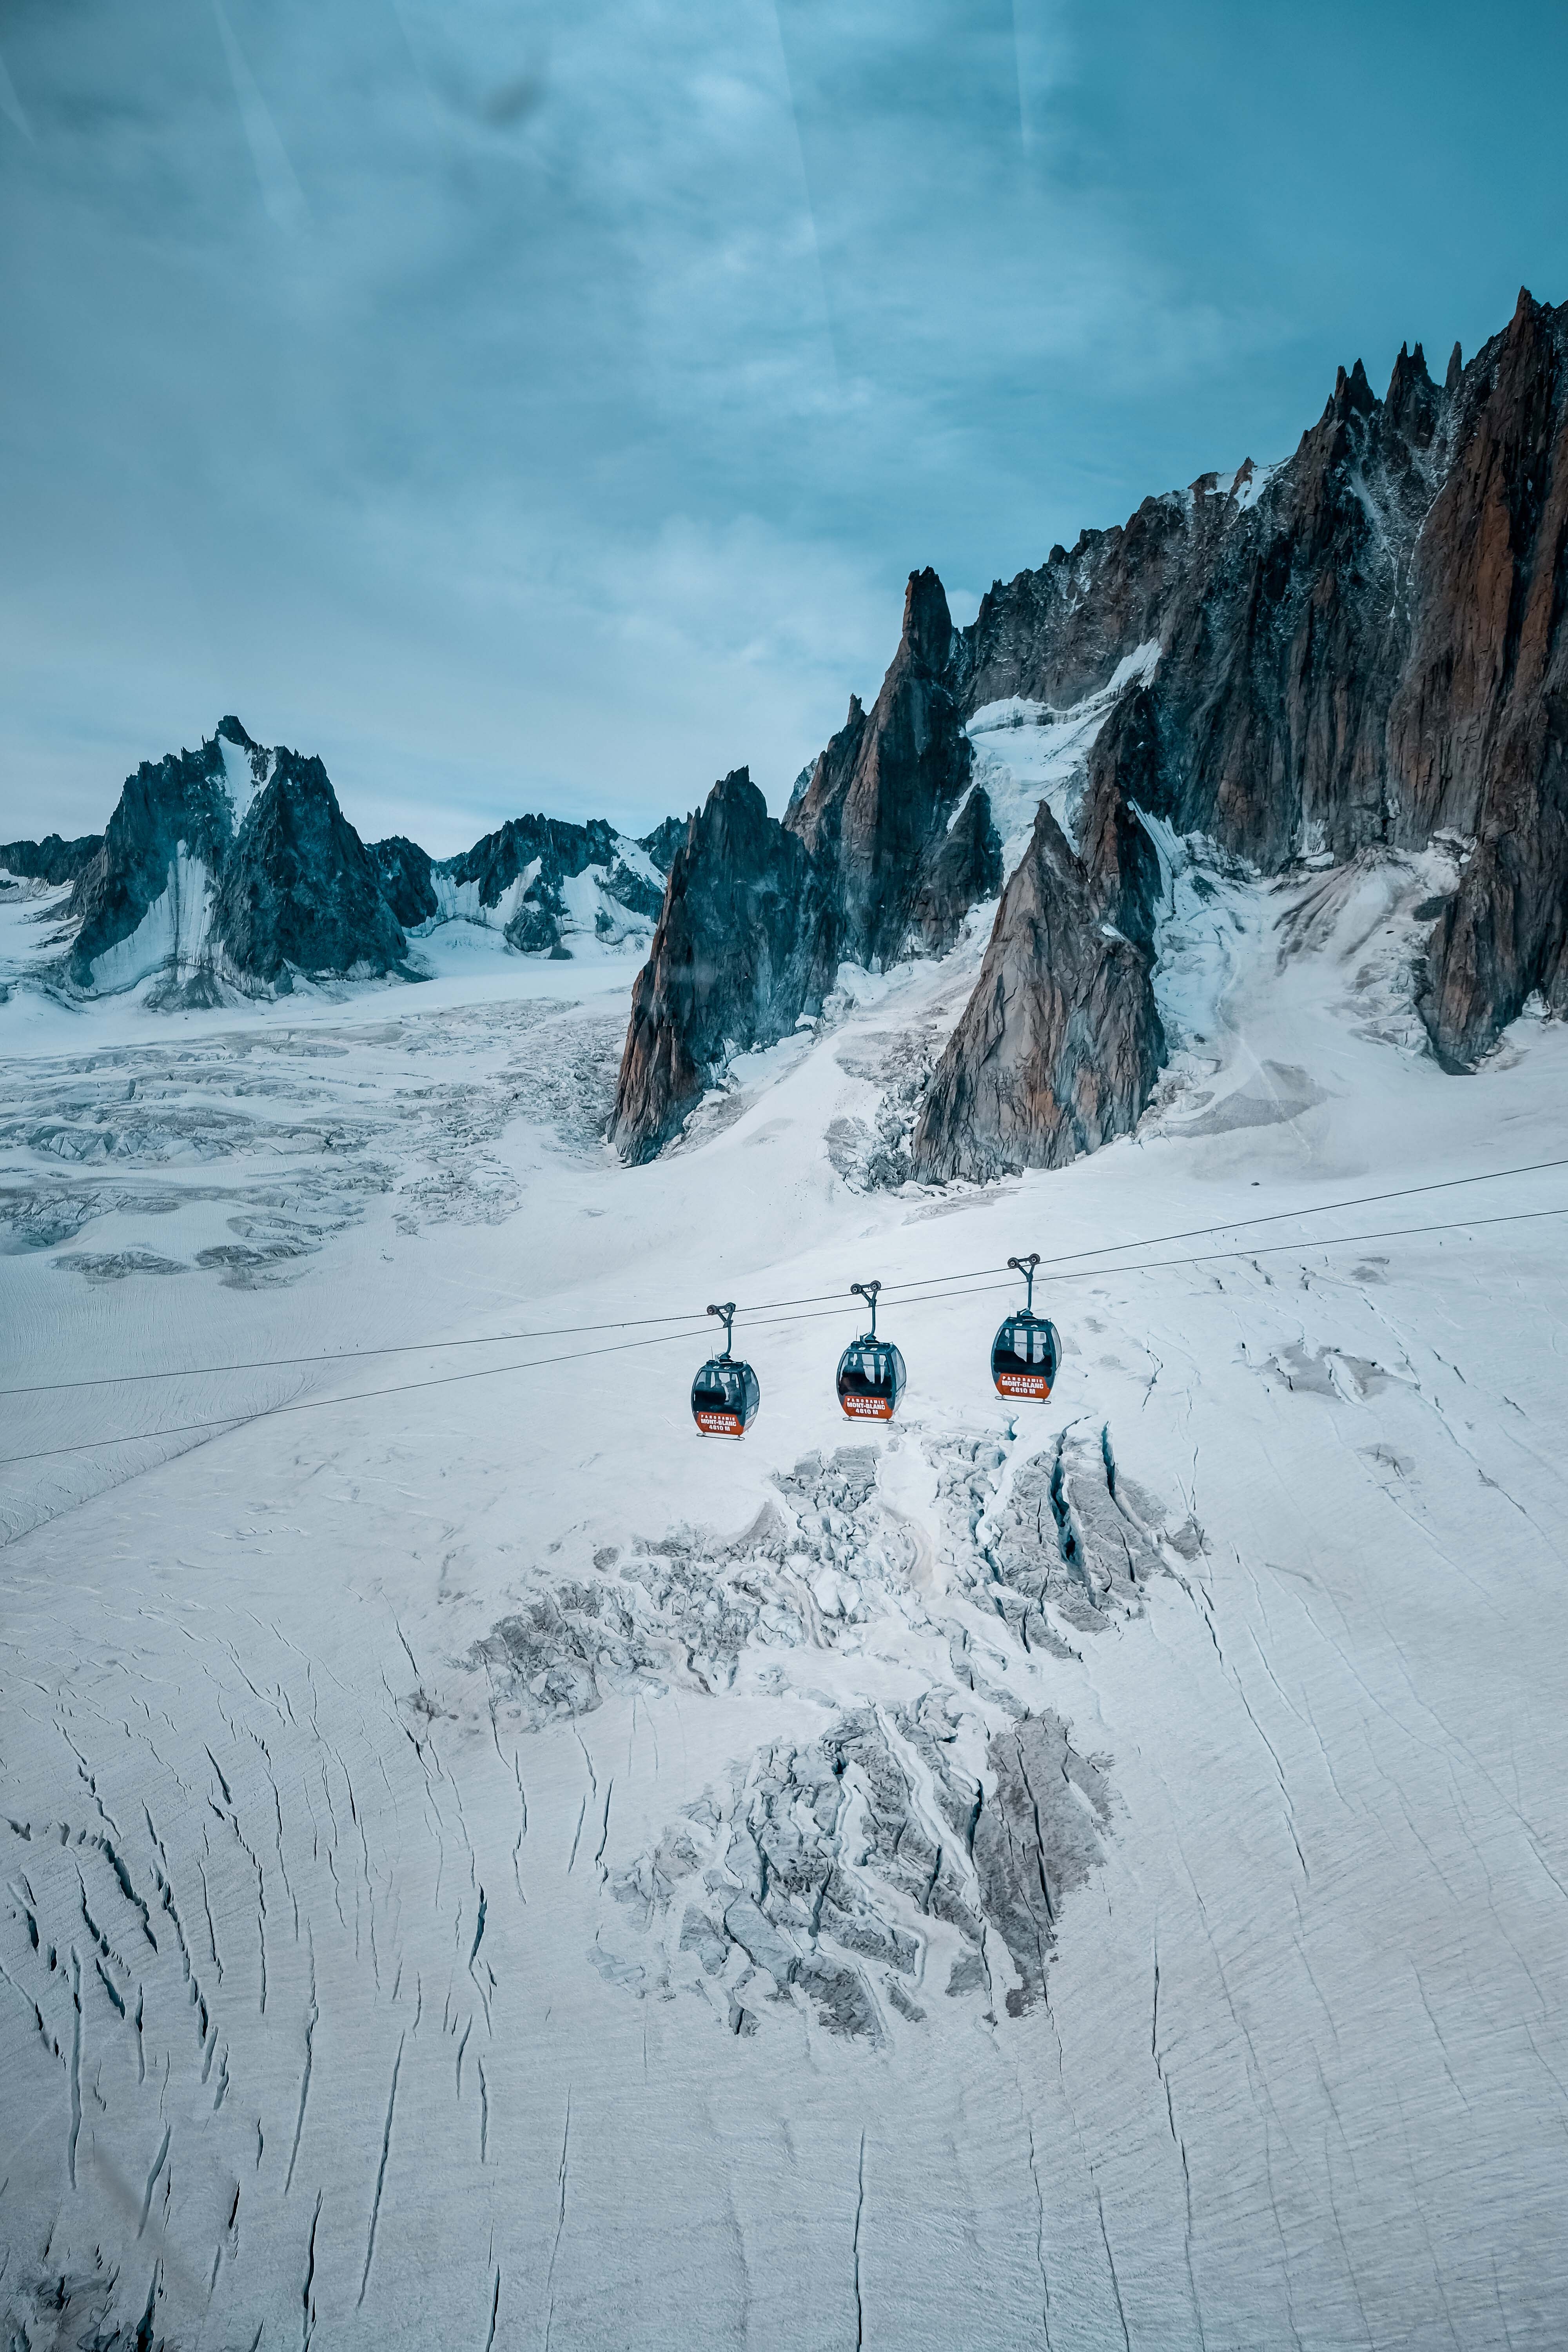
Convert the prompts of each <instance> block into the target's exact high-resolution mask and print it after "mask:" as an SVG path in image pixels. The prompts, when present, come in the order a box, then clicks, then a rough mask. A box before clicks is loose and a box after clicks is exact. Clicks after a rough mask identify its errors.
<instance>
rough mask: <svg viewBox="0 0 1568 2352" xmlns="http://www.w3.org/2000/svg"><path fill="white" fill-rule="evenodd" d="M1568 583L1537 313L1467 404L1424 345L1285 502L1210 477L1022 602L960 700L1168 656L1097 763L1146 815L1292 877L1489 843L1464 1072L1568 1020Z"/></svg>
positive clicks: (1472, 944)
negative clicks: (1374, 850)
mask: <svg viewBox="0 0 1568 2352" xmlns="http://www.w3.org/2000/svg"><path fill="white" fill-rule="evenodd" d="M1565 562H1568V306H1564V307H1563V308H1561V309H1558V310H1552V309H1550V308H1549V307H1547V306H1545V305H1543V304H1541V303H1537V302H1535V301H1533V300H1532V299H1531V297H1530V295H1529V294H1528V293H1523V292H1521V296H1520V300H1519V306H1518V309H1517V310H1516V311H1515V313H1514V317H1513V319H1512V320H1511V321H1510V325H1509V326H1508V327H1507V329H1506V330H1505V331H1503V333H1502V334H1500V335H1498V336H1494V337H1493V339H1492V340H1491V341H1490V342H1489V343H1488V344H1487V345H1486V346H1485V347H1484V349H1483V350H1481V351H1480V352H1478V353H1477V355H1476V357H1475V358H1474V359H1473V360H1472V361H1471V362H1470V363H1469V365H1468V367H1464V366H1463V365H1462V364H1461V360H1460V354H1459V353H1458V350H1456V352H1455V353H1454V356H1453V358H1452V360H1451V361H1450V362H1449V366H1448V370H1447V379H1446V382H1445V384H1444V386H1443V388H1442V389H1441V390H1439V389H1438V387H1437V386H1436V384H1435V383H1433V381H1432V379H1431V377H1430V376H1429V374H1428V373H1427V370H1426V361H1425V358H1424V356H1423V354H1422V351H1421V347H1420V345H1419V344H1417V345H1416V346H1415V350H1414V351H1406V350H1405V349H1403V348H1402V349H1401V352H1400V354H1399V357H1398V359H1397V360H1396V362H1394V373H1393V376H1392V378H1391V379H1390V382H1389V386H1388V390H1387V393H1386V394H1385V395H1384V398H1383V399H1382V400H1379V399H1378V398H1377V397H1376V396H1375V394H1373V390H1372V388H1371V386H1370V384H1369V383H1367V380H1366V374H1365V371H1364V370H1363V368H1362V366H1361V364H1360V362H1357V364H1356V365H1355V367H1353V368H1352V370H1351V371H1350V373H1349V374H1348V375H1347V374H1346V373H1345V372H1344V370H1343V369H1342V370H1341V371H1340V374H1339V378H1338V381H1337V383H1336V384H1335V386H1334V390H1333V393H1332V394H1331V397H1330V399H1329V402H1328V404H1327V406H1326V407H1325V409H1324V411H1323V415H1322V416H1321V418H1320V419H1319V421H1318V423H1317V424H1316V425H1314V426H1312V427H1311V429H1310V431H1309V432H1307V433H1306V434H1304V435H1303V436H1302V438H1301V442H1300V446H1299V448H1298V449H1297V451H1296V453H1295V455H1294V456H1293V457H1291V458H1290V459H1289V462H1288V463H1287V464H1285V465H1284V466H1282V467H1279V468H1278V469H1277V471H1276V472H1275V473H1274V474H1273V475H1272V476H1270V477H1269V478H1268V479H1267V480H1266V481H1265V480H1262V479H1261V478H1259V477H1258V475H1257V474H1256V472H1255V471H1254V469H1253V468H1251V467H1243V468H1242V470H1241V473H1240V474H1238V475H1237V478H1236V480H1235V482H1234V483H1232V484H1230V485H1229V486H1228V487H1227V488H1226V489H1225V490H1224V491H1223V492H1222V491H1221V490H1220V488H1219V487H1218V483H1217V480H1216V478H1215V477H1214V476H1212V475H1206V476H1204V477H1203V478H1200V480H1199V481H1197V482H1195V483H1194V485H1193V488H1192V490H1191V492H1190V493H1188V494H1187V496H1186V497H1184V498H1182V497H1172V498H1167V499H1154V500H1146V501H1145V503H1144V505H1143V506H1142V507H1141V508H1140V509H1139V510H1138V513H1137V514H1136V515H1134V516H1133V517H1132V519H1131V521H1130V522H1129V523H1128V524H1127V526H1126V527H1125V529H1124V530H1113V531H1107V532H1102V533H1087V532H1086V533H1085V534H1084V537H1083V538H1082V539H1081V540H1080V541H1079V546H1078V547H1077V548H1076V549H1075V550H1074V551H1073V553H1072V555H1071V556H1068V555H1066V554H1064V553H1063V552H1062V551H1060V550H1056V551H1053V554H1052V558H1051V560H1050V562H1048V563H1047V564H1046V565H1045V566H1043V567H1042V569H1041V570H1040V571H1038V572H1025V573H1021V574H1020V575H1019V577H1018V578H1017V579H1016V580H1015V581H1013V582H1012V583H1010V584H1009V585H1008V586H1006V587H1004V586H1002V585H1001V583H998V584H997V586H996V587H995V588H994V589H993V590H992V592H991V593H990V595H989V596H987V598H986V599H985V601H984V604H983V605H982V607H981V611H980V614H979V615H978V617H977V619H976V620H975V622H974V624H973V626H972V627H971V628H970V629H969V630H967V631H965V632H964V633H963V639H962V641H961V643H960V644H959V645H958V646H956V647H955V650H954V655H953V658H952V665H951V673H950V674H951V677H952V682H953V683H954V686H955V688H956V690H957V691H958V693H959V694H960V697H961V699H962V701H963V707H964V708H965V709H967V710H973V709H975V708H977V707H978V706H979V705H980V704H982V703H984V702H986V701H989V700H993V699H996V698H1001V697H1003V696H1005V695H1009V694H1020V695H1026V696H1030V697H1034V698H1041V699H1046V700H1051V701H1056V702H1062V701H1067V700H1070V699H1072V698H1074V697H1075V696H1077V695H1079V694H1081V693H1083V692H1084V691H1086V690H1087V689H1088V688H1090V687H1092V686H1096V685H1102V684H1103V683H1104V682H1105V680H1106V679H1107V677H1109V676H1110V674H1111V672H1112V670H1113V668H1114V666H1115V664H1116V663H1117V662H1118V661H1120V660H1121V659H1122V658H1123V657H1124V656H1127V655H1128V654H1130V653H1131V651H1132V650H1133V649H1134V647H1135V646H1139V645H1141V644H1146V643H1148V642H1149V641H1150V640H1158V642H1159V645H1160V647H1161V656H1160V662H1159V667H1158V670H1157V671H1156V673H1155V676H1154V679H1153V683H1152V687H1151V688H1150V689H1149V703H1148V707H1147V709H1144V710H1143V712H1142V716H1141V718H1140V720H1139V722H1138V724H1137V726H1136V727H1133V726H1132V725H1131V722H1129V723H1128V725H1126V726H1121V725H1118V724H1116V723H1115V722H1113V723H1112V724H1111V725H1109V726H1108V727H1107V729H1106V732H1105V737H1104V738H1103V739H1102V743H1101V745H1100V746H1098V747H1097V754H1096V756H1097V760H1106V759H1113V760H1114V761H1115V763H1116V766H1115V777H1114V781H1115V782H1116V784H1117V786H1118V788H1119V790H1120V792H1121V800H1122V802H1123V803H1130V802H1136V803H1138V805H1139V806H1141V807H1143V808H1145V809H1148V810H1150V811H1151V812H1152V813H1154V814H1159V815H1162V816H1164V817H1166V818H1168V819H1169V820H1170V822H1171V823H1172V824H1173V825H1174V826H1175V827H1176V828H1177V830H1178V831H1182V832H1186V831H1193V830H1199V831H1203V832H1205V833H1208V834H1211V835H1214V836H1215V838H1216V839H1217V840H1218V841H1219V842H1220V843H1221V844H1222V845H1223V846H1225V847H1226V848H1227V849H1230V850H1232V851H1235V852H1237V853H1239V854H1240V855H1242V856H1246V857H1248V858H1250V859H1252V860H1254V861H1255V862H1256V863H1257V864H1258V865H1259V866H1262V867H1263V868H1264V869H1265V870H1266V871H1272V870H1276V869H1278V868H1279V866H1283V865H1285V864H1287V863H1288V862H1289V860H1290V859H1291V858H1293V857H1295V856H1300V855H1302V854H1304V853H1306V852H1309V851H1313V850H1320V849H1321V850H1327V851H1328V852H1330V853H1331V855H1332V856H1335V857H1336V858H1348V857H1352V856H1355V855H1356V853H1357V852H1358V851H1360V850H1362V849H1364V848H1366V847H1368V846H1370V845H1373V844H1374V843H1379V842H1386V843H1390V844H1393V845H1397V846H1402V847H1406V848H1408V847H1415V846H1419V845H1423V844H1425V843H1426V841H1428V840H1429V839H1430V838H1431V836H1432V835H1433V833H1434V832H1435V831H1437V830H1441V829H1447V830H1449V831H1452V832H1454V833H1457V834H1458V835H1462V836H1468V837H1473V838H1474V840H1475V842H1476V847H1475V850H1474V853H1473V855H1472V856H1470V857H1469V858H1468V862H1467V864H1466V866H1465V870H1464V875H1463V879H1462V882H1461V885H1460V888H1459V891H1458V896H1457V897H1456V898H1454V899H1452V900H1451V901H1450V902H1449V904H1448V906H1447V908H1446V910H1445V912H1444V915H1443V917H1442V919H1441V920H1440V921H1439V923H1438V924H1437V926H1436V929H1435V931H1434V933H1433V937H1432V941H1431V946H1430V950H1429V954H1428V966H1429V984H1428V988H1427V992H1426V998H1425V1000H1424V1003H1423V1011H1424V1013H1425V1017H1426V1023H1427V1026H1428V1029H1429V1031H1430V1033H1431V1036H1432V1041H1433V1045H1434V1047H1435V1049H1436V1052H1437V1054H1438V1055H1439V1056H1440V1057H1441V1058H1442V1059H1443V1060H1444V1061H1445V1062H1446V1063H1447V1064H1448V1065H1449V1066H1452V1067H1456V1068H1459V1067H1468V1066H1472V1065H1473V1063H1474V1062H1475V1060H1476V1059H1477V1057H1478V1056H1479V1055H1480V1054H1482V1053H1484V1052H1485V1051H1486V1049H1487V1048H1488V1046H1489V1045H1490V1044H1491V1043H1492V1041H1493V1040H1494V1039H1495V1038H1496V1036H1497V1034H1498V1033H1499V1031H1500V1028H1501V1027H1502V1026H1503V1025H1504V1024H1506V1023H1507V1022H1508V1021H1510V1020H1511V1019H1512V1018H1513V1016H1514V1014H1515V1013H1517V1012H1518V1010H1519V1008H1520V1006H1521V1003H1523V1001H1524V999H1525V997H1526V996H1527V995H1528V994H1529V993H1530V992H1531V990H1532V989H1536V988H1539V989H1541V990H1542V992H1544V994H1545V996H1546V998H1547V1001H1548V1003H1551V1004H1552V1006H1553V1007H1557V1008H1561V1007H1563V1006H1564V1005H1565V1004H1568V961H1565V959H1568V920H1565V915H1564V906H1563V899H1564V890H1565V887H1568V781H1565V776H1568V770H1565V760H1568V752H1565V749H1564V746H1565V744H1568V715H1565V711H1568V653H1565V651H1564V642H1565V635H1568V630H1565V615H1568V595H1565V593H1564V589H1563V580H1564V576H1565V574H1564V565H1565ZM1111 805H1112V803H1110V801H1107V802H1105V803H1103V804H1102V813H1103V810H1105V809H1110V807H1111ZM1091 814H1092V811H1091ZM1082 846H1083V850H1084V855H1085V856H1086V858H1087V859H1088V860H1089V865H1090V866H1093V867H1096V868H1097V870H1098V867H1099V866H1100V862H1101V859H1102V857H1103V856H1105V855H1106V854H1108V853H1110V852H1111V850H1112V845H1110V843H1109V842H1107V841H1100V842H1092V841H1090V840H1089V837H1088V836H1087V835H1086V838H1085V841H1084V843H1083V845H1082ZM1118 919H1119V920H1120V921H1121V922H1122V927H1123V928H1129V926H1128V924H1127V922H1126V920H1125V919H1124V918H1122V917H1119V918H1118Z"/></svg>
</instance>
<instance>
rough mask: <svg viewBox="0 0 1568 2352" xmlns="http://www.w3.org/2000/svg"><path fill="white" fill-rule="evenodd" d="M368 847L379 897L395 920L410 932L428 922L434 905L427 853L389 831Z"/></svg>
mask: <svg viewBox="0 0 1568 2352" xmlns="http://www.w3.org/2000/svg"><path fill="white" fill-rule="evenodd" d="M368 846H369V855H370V858H371V862H372V864H373V865H374V867H375V870H376V875H377V877H378V878H379V880H380V883H381V890H382V896H383V898H384V899H385V900H386V903H387V905H388V906H389V907H390V908H391V909H392V911H393V913H394V914H395V916H396V918H397V919H398V921H399V922H400V923H401V924H402V925H403V926H404V928H405V929H406V930H410V931H411V930H414V929H416V927H417V926H418V925H419V924H420V923H427V922H428V921H429V920H430V918H431V916H432V915H434V914H435V912H436V907H437V900H436V893H435V891H434V889H433V888H432V887H431V884H430V865H431V861H430V855H429V852H428V851H427V850H424V849H421V848H420V846H419V844H418V843H417V842H416V841H409V840H407V839H406V838H405V835H402V834H401V833H394V834H389V835H388V836H387V838H386V839H385V840H384V841H373V842H371V843H370V844H369V845H368Z"/></svg>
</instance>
